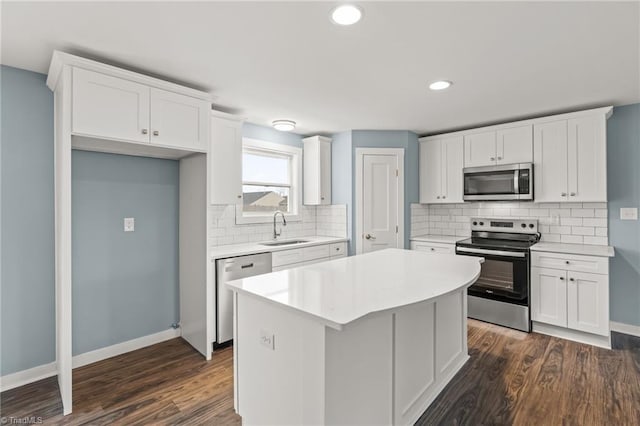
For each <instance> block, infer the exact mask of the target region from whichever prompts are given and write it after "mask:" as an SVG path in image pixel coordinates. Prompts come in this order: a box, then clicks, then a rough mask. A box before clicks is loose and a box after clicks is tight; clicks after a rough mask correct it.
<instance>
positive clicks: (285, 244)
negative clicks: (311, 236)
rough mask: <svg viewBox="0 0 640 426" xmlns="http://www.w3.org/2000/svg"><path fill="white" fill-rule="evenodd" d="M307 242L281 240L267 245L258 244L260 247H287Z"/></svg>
mask: <svg viewBox="0 0 640 426" xmlns="http://www.w3.org/2000/svg"><path fill="white" fill-rule="evenodd" d="M308 242H309V241H307V240H282V241H269V242H267V243H260V245H262V246H271V247H272V246H289V245H293V244H302V243H308Z"/></svg>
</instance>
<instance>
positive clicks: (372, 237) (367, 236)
mask: <svg viewBox="0 0 640 426" xmlns="http://www.w3.org/2000/svg"><path fill="white" fill-rule="evenodd" d="M364 237H365V238H366V239H367V240H375V239H376V237H374V236H373V235H371V234H367V235H365V236H364Z"/></svg>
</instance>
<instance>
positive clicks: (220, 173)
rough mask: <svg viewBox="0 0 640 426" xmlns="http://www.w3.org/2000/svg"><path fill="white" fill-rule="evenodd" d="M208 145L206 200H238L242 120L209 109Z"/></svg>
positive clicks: (214, 201)
mask: <svg viewBox="0 0 640 426" xmlns="http://www.w3.org/2000/svg"><path fill="white" fill-rule="evenodd" d="M212 114H213V115H212V116H211V141H210V145H209V202H210V203H211V204H240V203H241V202H242V120H241V119H239V118H238V117H235V116H232V115H230V114H224V113H220V112H217V111H216V112H213V113H212Z"/></svg>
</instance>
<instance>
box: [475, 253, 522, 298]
mask: <svg viewBox="0 0 640 426" xmlns="http://www.w3.org/2000/svg"><path fill="white" fill-rule="evenodd" d="M527 282H528V274H527V263H526V261H525V262H523V261H512V260H501V259H497V258H489V257H487V258H485V261H484V263H483V264H482V270H481V272H480V278H478V281H476V282H475V283H474V284H473V286H472V289H473V290H475V291H478V292H480V293H483V294H486V295H487V296H488V295H491V294H494V295H498V296H503V297H507V298H509V299H514V300H524V299H526V298H527V296H528V294H527V293H528V289H527V287H528V286H527Z"/></svg>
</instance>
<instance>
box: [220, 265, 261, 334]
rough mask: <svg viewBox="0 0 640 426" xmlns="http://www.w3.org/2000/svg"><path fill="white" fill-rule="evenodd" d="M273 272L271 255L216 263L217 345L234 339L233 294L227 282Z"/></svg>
mask: <svg viewBox="0 0 640 426" xmlns="http://www.w3.org/2000/svg"><path fill="white" fill-rule="evenodd" d="M269 272H271V253H260V254H252V255H249V256H238V257H230V258H228V259H220V260H218V261H217V262H216V301H217V303H216V343H217V344H218V345H221V344H223V343H227V342H229V341H230V340H231V339H233V292H232V291H231V290H228V289H227V288H226V286H225V283H226V282H227V281H233V280H239V279H242V278H248V277H252V276H254V275H260V274H266V273H269Z"/></svg>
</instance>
